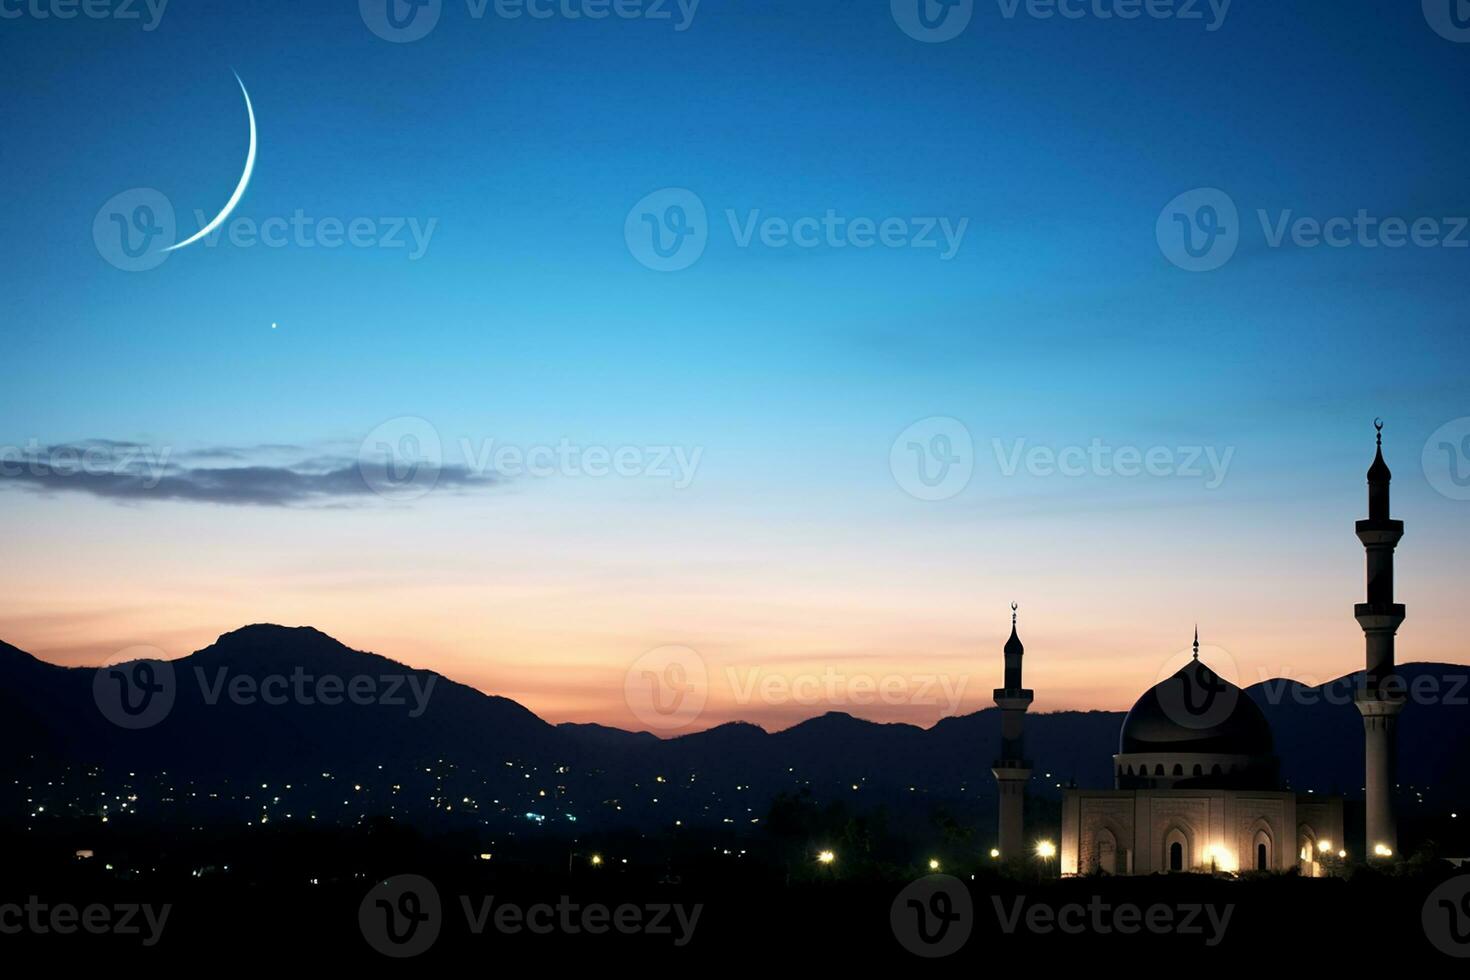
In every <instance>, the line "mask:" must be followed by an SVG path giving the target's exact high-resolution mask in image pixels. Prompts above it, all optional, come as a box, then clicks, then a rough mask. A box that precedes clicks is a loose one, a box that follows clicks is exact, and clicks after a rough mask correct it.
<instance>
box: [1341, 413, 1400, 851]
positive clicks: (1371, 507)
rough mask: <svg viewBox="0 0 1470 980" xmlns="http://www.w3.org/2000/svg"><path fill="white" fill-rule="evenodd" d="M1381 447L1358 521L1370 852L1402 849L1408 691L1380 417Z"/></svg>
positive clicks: (1395, 532) (1395, 524)
mask: <svg viewBox="0 0 1470 980" xmlns="http://www.w3.org/2000/svg"><path fill="white" fill-rule="evenodd" d="M1373 424H1374V427H1375V428H1376V429H1377V430H1378V453H1377V455H1376V456H1374V457H1373V465H1372V467H1370V468H1369V470H1368V519H1367V520H1366V521H1358V523H1357V532H1358V540H1359V541H1361V542H1363V548H1364V549H1365V550H1366V551H1367V554H1368V596H1367V598H1368V601H1367V602H1360V603H1358V604H1357V605H1356V606H1354V607H1353V615H1354V616H1355V617H1356V619H1357V620H1358V625H1359V626H1361V627H1362V628H1363V637H1364V640H1365V641H1366V645H1367V662H1366V664H1365V670H1364V672H1363V683H1362V685H1361V686H1359V688H1358V690H1357V692H1356V700H1357V703H1358V710H1359V711H1361V712H1362V713H1363V746H1364V753H1363V754H1364V776H1365V779H1364V784H1363V785H1364V788H1365V789H1366V794H1365V796H1366V811H1367V812H1366V817H1367V819H1366V823H1367V829H1368V837H1367V841H1366V844H1367V854H1368V857H1369V858H1372V859H1378V860H1385V859H1391V858H1393V857H1395V856H1396V855H1397V853H1398V846H1399V845H1398V824H1397V822H1396V821H1395V819H1394V812H1393V793H1394V785H1395V782H1396V779H1397V775H1396V771H1397V768H1398V721H1399V719H1398V716H1399V712H1400V711H1402V710H1403V707H1404V692H1403V690H1402V688H1401V686H1400V683H1399V680H1398V678H1397V677H1396V676H1395V674H1394V650H1393V646H1394V634H1396V633H1397V632H1398V628H1399V625H1400V624H1401V623H1403V621H1404V607H1403V604H1402V603H1398V602H1394V601H1393V550H1394V548H1395V547H1397V546H1398V543H1399V540H1400V539H1401V538H1402V537H1403V536H1404V522H1403V521H1396V520H1394V519H1393V518H1392V517H1391V516H1390V515H1389V506H1388V487H1389V483H1390V482H1391V481H1392V480H1393V473H1391V472H1390V471H1389V469H1388V464H1387V463H1385V462H1384V461H1383V421H1382V420H1381V419H1380V420H1376V421H1375V422H1374V423H1373Z"/></svg>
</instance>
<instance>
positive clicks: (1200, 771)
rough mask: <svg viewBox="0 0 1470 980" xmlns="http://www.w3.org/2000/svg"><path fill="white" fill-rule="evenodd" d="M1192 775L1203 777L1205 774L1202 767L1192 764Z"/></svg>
mask: <svg viewBox="0 0 1470 980" xmlns="http://www.w3.org/2000/svg"><path fill="white" fill-rule="evenodd" d="M1194 774H1195V775H1196V776H1203V775H1204V774H1205V770H1204V767H1203V766H1201V765H1200V764H1199V763H1198V762H1196V763H1195V764H1194Z"/></svg>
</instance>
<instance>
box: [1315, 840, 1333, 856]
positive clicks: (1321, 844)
mask: <svg viewBox="0 0 1470 980" xmlns="http://www.w3.org/2000/svg"><path fill="white" fill-rule="evenodd" d="M1317 850H1319V851H1321V852H1323V853H1324V854H1325V853H1326V852H1328V851H1330V850H1332V841H1330V840H1319V841H1318V842H1317Z"/></svg>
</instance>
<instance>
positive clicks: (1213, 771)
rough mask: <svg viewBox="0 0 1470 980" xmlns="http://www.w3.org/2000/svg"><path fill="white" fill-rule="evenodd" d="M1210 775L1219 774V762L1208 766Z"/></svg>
mask: <svg viewBox="0 0 1470 980" xmlns="http://www.w3.org/2000/svg"><path fill="white" fill-rule="evenodd" d="M1210 775H1211V776H1218V775H1220V763H1218V762H1217V763H1215V764H1214V765H1213V766H1211V767H1210Z"/></svg>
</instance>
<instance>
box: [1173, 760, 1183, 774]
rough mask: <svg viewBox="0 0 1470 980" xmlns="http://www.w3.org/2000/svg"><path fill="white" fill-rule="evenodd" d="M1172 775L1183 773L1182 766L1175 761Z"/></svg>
mask: <svg viewBox="0 0 1470 980" xmlns="http://www.w3.org/2000/svg"><path fill="white" fill-rule="evenodd" d="M1174 775H1176V776H1182V775H1184V767H1183V766H1181V765H1180V764H1179V763H1177V762H1176V763H1174Z"/></svg>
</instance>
